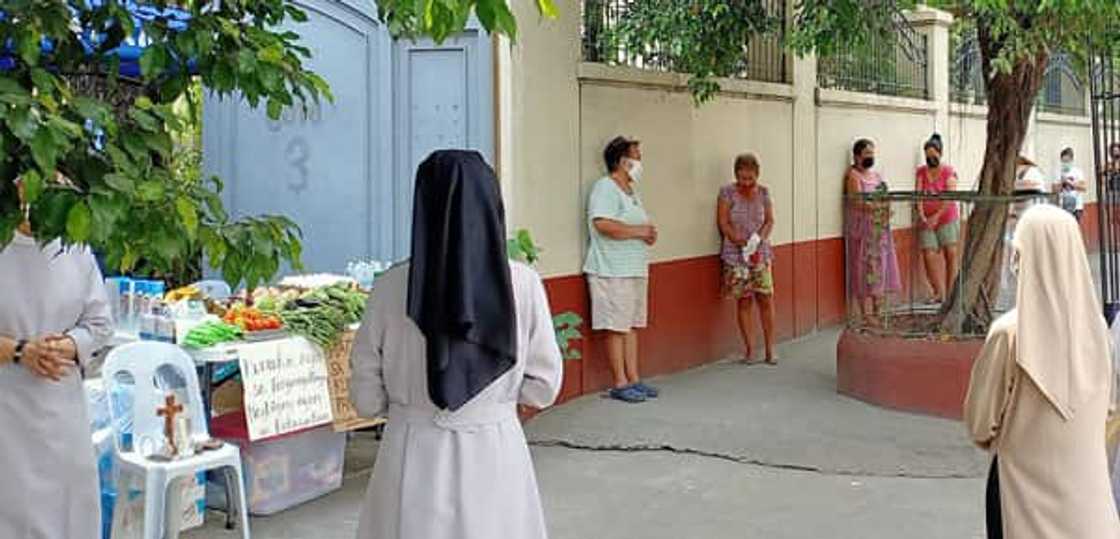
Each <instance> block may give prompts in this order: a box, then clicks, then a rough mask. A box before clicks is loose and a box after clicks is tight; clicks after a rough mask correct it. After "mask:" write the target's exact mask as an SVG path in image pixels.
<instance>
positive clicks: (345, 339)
mask: <svg viewBox="0 0 1120 539" xmlns="http://www.w3.org/2000/svg"><path fill="white" fill-rule="evenodd" d="M353 348H354V332H353V331H347V332H346V334H344V335H343V336H342V341H341V342H339V344H338V345H337V346H335V347H334V349H332V350H331V353H330V354H327V372H328V373H330V391H331V409H332V411H333V413H334V431H335V432H348V431H352V430H358V429H364V428H367V427H373V426H376V425H380V424H382V423H384V422H385V420H384V419H380V418H379V419H368V418H364V417H358V411H357V410H355V409H354V405H353V404H351V403H350V351H351V350H353Z"/></svg>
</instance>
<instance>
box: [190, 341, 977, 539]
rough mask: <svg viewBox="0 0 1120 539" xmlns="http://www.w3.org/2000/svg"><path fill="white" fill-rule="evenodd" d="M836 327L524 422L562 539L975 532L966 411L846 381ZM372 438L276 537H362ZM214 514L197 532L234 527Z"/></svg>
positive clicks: (260, 527)
mask: <svg viewBox="0 0 1120 539" xmlns="http://www.w3.org/2000/svg"><path fill="white" fill-rule="evenodd" d="M836 336H837V333H836V332H827V333H822V334H819V335H816V336H814V337H811V338H808V339H804V340H801V341H798V342H794V343H791V344H787V345H784V346H781V347H780V348H779V352H780V353H781V355H782V357H783V358H784V360H783V362H782V364H781V365H780V366H778V367H769V366H761V365H760V366H749V367H748V366H743V365H740V364H735V363H719V364H713V365H709V366H706V367H703V368H700V369H696V370H693V371H689V372H686V373H682V374H678V375H674V376H671V377H666V378H663V379H658V380H655V381H654V382H655V383H656V384H657V385H659V386H660V387H661V388H662V391H663V396H662V398H661V399H658V400H657V401H652V402H649V403H646V404H641V405H626V404H622V403H618V402H614V401H609V400H605V399H602V398H600V397H599V396H594V395H593V396H589V397H585V398H583V399H580V400H577V401H575V402H572V403H568V404H566V405H565V406H562V407H559V408H556V409H553V410H550V411H548V412H547V413H544V414H542V415H540V416H538V417H537V418H536V419H535V420H533V421H532V422H531V423H530V424H529V425H528V426H527V428H526V430H527V434H528V436H529V438H530V440H531V442H532V443H533V444H534V446H533V455H534V459H535V464H536V468H537V473H538V476H539V480H540V485H541V493H542V496H543V498H544V503H545V508H546V512H547V518H548V522H549V529H550V533H551V536H552V538H553V539H629V538H632V537H641V538H648V539H662V538H664V539H680V538H712V539H722V538H728V539H731V538H743V537H759V538H791V539H793V538H814V537H834V538H852V539H856V538H859V539H873V538H880V537H881V538H888V537H898V536H901V535H905V536H907V537H911V538H914V539H925V538H929V539H940V538H973V537H982V536H983V516H982V515H983V511H982V509H983V488H984V478H983V473H984V471H985V463H986V456H985V455H984V454H982V453H981V452H979V451H977V450H975V449H973V448H972V447H971V446H970V445H969V444H968V442H967V440H966V439H965V437H964V434H963V427H962V426H961V425H960V424H959V423H956V422H953V421H947V420H943V419H935V418H927V417H921V416H915V415H910V414H902V413H895V412H888V411H885V410H880V409H877V408H874V407H871V406H868V405H865V404H863V403H860V402H858V401H853V400H851V399H847V398H845V397H841V396H839V395H837V394H836V393H835V370H834V365H835V362H834V360H833V352H834V350H835V341H836ZM374 452H375V442H373V441H372V440H371V439H370V438H369V437H368V436H366V435H361V436H359V437H358V438H356V439H355V440H354V441H353V442H352V443H351V446H350V449H349V454H348V463H347V466H348V468H349V474H350V475H349V476H348V478H347V481H346V483H345V486H344V488H343V489H342V490H341V491H339V492H337V493H334V494H332V495H330V496H328V497H325V498H323V499H320V500H317V501H315V502H311V503H309V504H306V505H304V506H301V507H297V508H294V509H292V510H289V511H286V512H284V513H282V514H280V515H277V516H274V517H269V518H254V519H253V522H252V526H253V530H252V531H253V535H254V537H257V538H264V539H289V538H291V539H296V538H314V539H353V537H354V531H355V529H356V525H357V514H358V511H359V509H360V505H361V499H362V495H363V493H364V489H365V484H366V482H367V481H368V469H369V465H370V463H371V462H372V457H373V455H374ZM221 520H222V519H221V518H220V517H218V516H215V515H212V516H211V517H210V518H209V520H208V525H207V526H206V527H204V528H203V529H201V530H196V531H194V532H191V533H189V534H186V537H189V538H192V539H193V538H203V537H206V538H211V537H213V538H225V537H237V536H238V535H236V534H231V533H229V532H226V531H224V530H222V529H221V525H220V522H221Z"/></svg>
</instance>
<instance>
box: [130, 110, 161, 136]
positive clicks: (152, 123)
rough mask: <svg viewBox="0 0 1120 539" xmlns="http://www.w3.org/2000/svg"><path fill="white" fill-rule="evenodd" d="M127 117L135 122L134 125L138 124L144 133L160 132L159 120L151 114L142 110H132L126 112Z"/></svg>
mask: <svg viewBox="0 0 1120 539" xmlns="http://www.w3.org/2000/svg"><path fill="white" fill-rule="evenodd" d="M128 116H129V117H130V118H132V119H133V120H136V123H137V124H139V125H140V127H142V128H143V129H144V130H145V131H159V130H160V124H159V120H157V119H156V117H155V116H152V115H151V114H149V113H147V112H145V111H143V110H140V109H132V110H130V111H128Z"/></svg>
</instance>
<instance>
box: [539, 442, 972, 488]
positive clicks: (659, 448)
mask: <svg viewBox="0 0 1120 539" xmlns="http://www.w3.org/2000/svg"><path fill="white" fill-rule="evenodd" d="M529 445H530V446H534V447H557V448H562V449H570V450H573V451H590V452H602V453H672V454H677V455H688V456H696V457H703V458H710V459H716V460H722V461H725V462H733V463H736V464H747V465H750V466H757V467H760V468H767V469H771V470H783V471H795V472H807V473H815V474H819V475H826V476H833V477H867V478H883V479H977V478H979V477H981V476H982V474H962V473H945V474H912V473H906V472H899V473H896V474H885V473H878V472H859V471H848V470H829V469H825V468H823V467H820V466H811V465H805V464H790V463H781V462H768V461H765V460H760V459H752V458H745V457H741V456H737V455H728V454H725V453H717V452H713V451H704V450H700V449H692V448H688V447H685V448H681V447H676V446H673V445H669V444H660V445H659V444H628V445H625V444H614V445H587V444H579V443H575V442H570V441H567V440H532V441H530V442H529Z"/></svg>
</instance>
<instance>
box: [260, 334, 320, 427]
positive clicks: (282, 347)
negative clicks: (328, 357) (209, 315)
mask: <svg viewBox="0 0 1120 539" xmlns="http://www.w3.org/2000/svg"><path fill="white" fill-rule="evenodd" d="M238 352H239V353H238V356H239V361H240V364H241V380H242V384H243V385H244V388H245V394H244V395H245V418H246V421H247V423H248V427H249V439H250V440H259V439H262V438H268V437H271V436H279V435H281V434H287V433H289V432H295V431H298V430H303V429H306V428H310V427H316V426H319V425H324V424H327V423H330V422H331V417H332V416H331V398H330V390H329V389H328V387H327V385H328V384H327V366H326V362H325V361H324V360H323V354H322V352H321V351H320V350H319V348H318V347H317V346H315V345H314V344H312V343H311V342H309V341H307V340H306V339H302V338H296V339H283V340H279V341H269V342H262V343H255V344H247V345H244V346H241V347H240V349H239V350H238Z"/></svg>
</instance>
